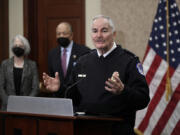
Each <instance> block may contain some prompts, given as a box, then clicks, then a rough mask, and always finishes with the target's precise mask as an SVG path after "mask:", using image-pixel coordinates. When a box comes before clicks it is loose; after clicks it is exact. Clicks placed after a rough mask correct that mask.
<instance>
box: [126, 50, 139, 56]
mask: <svg viewBox="0 0 180 135" xmlns="http://www.w3.org/2000/svg"><path fill="white" fill-rule="evenodd" d="M124 52H125V53H126V54H128V55H130V56H132V57H137V56H136V55H135V54H134V53H132V52H130V51H129V50H127V49H124Z"/></svg>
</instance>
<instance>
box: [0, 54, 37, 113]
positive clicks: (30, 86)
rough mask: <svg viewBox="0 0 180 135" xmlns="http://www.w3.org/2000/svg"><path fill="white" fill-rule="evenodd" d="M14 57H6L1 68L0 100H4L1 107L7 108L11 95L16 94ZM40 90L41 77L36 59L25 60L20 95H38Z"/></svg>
mask: <svg viewBox="0 0 180 135" xmlns="http://www.w3.org/2000/svg"><path fill="white" fill-rule="evenodd" d="M13 67H14V57H12V58H9V59H6V60H4V61H3V62H2V64H1V69H0V100H1V102H2V107H1V109H3V110H5V109H6V106H7V99H8V96H9V95H16V90H15V85H14V74H13ZM38 91H39V77H38V71H37V66H36V63H35V62H34V61H31V60H29V59H25V60H24V67H23V73H22V79H21V89H20V95H22V96H36V95H37V94H38Z"/></svg>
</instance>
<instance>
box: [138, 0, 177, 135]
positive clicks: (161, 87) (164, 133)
mask: <svg viewBox="0 0 180 135" xmlns="http://www.w3.org/2000/svg"><path fill="white" fill-rule="evenodd" d="M166 16H167V17H166ZM167 24H168V25H167ZM168 56H169V60H168ZM143 68H144V74H145V76H146V79H147V83H148V85H149V88H150V97H151V102H150V104H149V105H148V108H147V109H146V110H145V111H146V113H145V115H144V117H143V119H142V120H141V121H139V123H138V124H137V123H136V124H137V130H136V131H138V133H139V134H144V135H180V12H179V9H178V6H177V4H176V2H175V0H169V1H166V0H160V1H159V3H158V9H157V13H156V16H155V19H154V22H153V27H152V32H151V35H150V38H149V42H148V46H147V49H146V52H145V56H144V60H143ZM168 71H169V78H170V84H171V90H172V91H171V93H169V94H168V97H169V99H168V100H167V99H166V96H167V90H166V84H167V73H168Z"/></svg>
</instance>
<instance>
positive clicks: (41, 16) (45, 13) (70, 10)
mask: <svg viewBox="0 0 180 135" xmlns="http://www.w3.org/2000/svg"><path fill="white" fill-rule="evenodd" d="M24 13H25V14H24V18H25V19H24V30H25V31H24V33H25V35H26V36H27V37H28V39H29V40H30V42H31V46H32V52H31V55H30V57H31V58H32V59H34V60H36V61H37V63H38V67H39V73H40V77H41V76H42V72H47V56H48V51H49V50H50V49H52V48H54V47H55V46H57V43H56V31H55V29H56V26H57V25H58V24H59V23H60V22H62V21H67V22H69V23H70V24H71V25H72V28H73V33H74V41H75V42H77V43H80V44H84V43H85V2H84V0H37V1H36V0H24Z"/></svg>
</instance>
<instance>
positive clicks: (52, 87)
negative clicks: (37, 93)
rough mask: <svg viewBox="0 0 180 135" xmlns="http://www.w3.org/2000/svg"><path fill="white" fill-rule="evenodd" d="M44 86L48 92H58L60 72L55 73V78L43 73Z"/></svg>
mask: <svg viewBox="0 0 180 135" xmlns="http://www.w3.org/2000/svg"><path fill="white" fill-rule="evenodd" d="M43 81H44V85H45V87H46V89H47V91H48V92H57V91H58V90H59V88H60V79H59V74H58V72H56V73H55V78H53V77H50V76H49V75H48V74H46V73H43Z"/></svg>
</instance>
